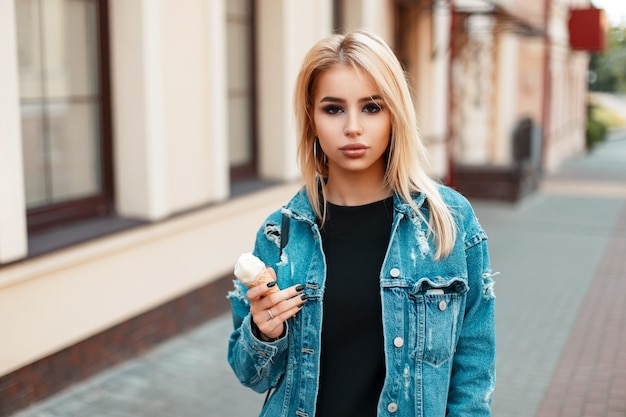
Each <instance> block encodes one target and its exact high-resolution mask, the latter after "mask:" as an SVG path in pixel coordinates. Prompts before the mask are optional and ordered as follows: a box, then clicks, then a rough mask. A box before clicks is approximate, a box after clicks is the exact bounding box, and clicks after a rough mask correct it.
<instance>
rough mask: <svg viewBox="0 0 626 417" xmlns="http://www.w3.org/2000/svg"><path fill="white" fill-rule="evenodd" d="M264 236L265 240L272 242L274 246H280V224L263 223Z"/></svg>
mask: <svg viewBox="0 0 626 417" xmlns="http://www.w3.org/2000/svg"><path fill="white" fill-rule="evenodd" d="M263 233H265V237H266V238H267V240H269V241H271V242H274V244H275V245H276V247H278V248H280V226H279V225H277V224H272V223H267V224H266V225H265V230H264V231H263Z"/></svg>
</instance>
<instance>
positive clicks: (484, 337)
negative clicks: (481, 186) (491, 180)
mask: <svg viewBox="0 0 626 417" xmlns="http://www.w3.org/2000/svg"><path fill="white" fill-rule="evenodd" d="M465 252H466V256H467V269H468V280H469V287H470V289H469V292H468V295H467V299H466V306H465V315H464V319H463V326H462V329H461V332H460V336H459V340H458V343H457V348H456V352H455V355H454V359H453V364H452V375H451V381H450V391H449V395H448V409H447V413H446V415H447V416H448V417H487V416H491V396H492V393H493V390H494V387H495V360H496V341H495V318H494V301H495V296H494V292H493V284H494V282H493V274H492V273H491V267H490V261H489V252H488V248H487V240H486V236H485V234H484V232H483V231H482V229H480V233H479V234H478V235H474V237H473V238H472V239H471V240H469V241H467V246H466V250H465Z"/></svg>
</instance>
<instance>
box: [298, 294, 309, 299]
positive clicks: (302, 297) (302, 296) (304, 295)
mask: <svg viewBox="0 0 626 417" xmlns="http://www.w3.org/2000/svg"><path fill="white" fill-rule="evenodd" d="M307 298H309V296H308V295H306V294H302V295H301V296H300V299H301V300H306V299H307Z"/></svg>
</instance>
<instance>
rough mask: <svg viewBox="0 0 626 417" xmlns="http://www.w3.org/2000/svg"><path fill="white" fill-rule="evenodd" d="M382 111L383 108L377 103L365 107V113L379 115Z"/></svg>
mask: <svg viewBox="0 0 626 417" xmlns="http://www.w3.org/2000/svg"><path fill="white" fill-rule="evenodd" d="M382 109H383V107H382V106H381V105H379V104H376V103H368V104H366V105H365V107H363V111H364V112H365V113H378V112H379V111H381V110H382Z"/></svg>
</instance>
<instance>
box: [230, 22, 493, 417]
mask: <svg viewBox="0 0 626 417" xmlns="http://www.w3.org/2000/svg"><path fill="white" fill-rule="evenodd" d="M295 111H296V118H297V127H298V136H299V149H298V158H299V162H300V165H301V168H302V173H303V178H304V181H305V187H304V188H303V189H302V190H301V191H300V192H299V193H298V194H296V195H295V196H294V197H293V199H292V200H291V201H290V202H289V203H287V205H285V206H284V207H282V208H281V209H280V210H277V211H276V212H275V213H273V214H271V215H270V216H269V217H268V219H267V220H266V222H265V223H264V224H263V226H262V227H261V228H260V230H259V232H258V234H257V237H256V243H255V248H254V254H255V255H257V256H258V257H259V258H260V259H261V260H262V261H263V262H264V263H265V264H266V265H268V266H270V267H271V268H270V270H271V271H275V273H276V278H277V286H278V287H279V288H280V289H281V290H280V291H279V292H276V293H273V294H271V295H267V296H264V295H265V294H266V292H267V291H268V287H267V286H265V285H262V286H260V287H255V288H251V289H247V288H246V287H245V286H243V284H242V283H241V282H240V281H238V280H236V281H235V291H233V292H231V293H230V294H229V298H230V300H231V303H232V311H233V319H234V331H233V333H232V335H231V337H230V341H229V357H228V360H229V363H230V365H231V366H232V368H233V370H234V371H235V374H236V375H237V377H238V378H239V380H240V381H241V383H242V384H244V385H246V386H249V387H251V388H252V389H254V390H255V391H258V392H265V391H268V390H272V391H271V395H270V396H269V397H268V399H267V401H266V403H265V405H264V407H263V410H262V412H261V416H272V417H278V416H285V417H286V416H290V417H291V416H301V417H306V416H309V417H314V416H317V417H336V416H359V417H364V416H411V417H414V416H426V417H435V416H442V417H443V416H457V417H461V416H464V417H480V416H489V415H490V414H491V413H490V403H491V394H492V392H493V389H494V384H495V335H494V294H493V280H492V274H491V270H490V265H489V255H488V250H487V243H486V239H487V237H486V235H485V232H484V231H483V229H482V228H481V226H480V224H479V223H478V220H477V219H476V216H475V215H474V212H473V210H472V208H471V206H470V204H469V203H468V201H467V200H466V199H465V198H463V197H462V196H461V195H459V194H458V193H457V192H455V191H453V190H451V189H449V188H447V187H444V186H442V185H440V184H438V183H436V182H434V181H433V180H431V179H430V178H429V176H428V175H427V173H426V170H425V167H426V164H427V158H426V150H425V148H424V145H423V144H422V142H421V140H420V137H419V134H418V131H417V122H416V118H415V112H414V107H413V103H412V100H411V96H410V91H409V87H408V84H407V82H406V79H405V75H404V73H403V71H402V68H401V66H400V63H399V62H398V60H397V58H396V57H395V55H394V54H393V52H392V51H391V49H390V48H389V47H388V45H386V44H385V43H384V42H383V41H382V40H381V39H380V38H378V37H377V36H375V35H373V34H371V33H367V32H363V31H357V32H353V33H349V34H346V35H332V36H330V37H328V38H326V39H323V40H321V41H320V42H319V43H317V44H316V45H315V46H314V47H313V48H312V49H311V50H310V51H309V53H308V54H307V56H306V58H305V60H304V64H303V66H302V69H301V71H300V74H299V76H298V79H297V83H296V89H295ZM283 217H284V218H285V219H286V220H287V221H288V224H289V231H288V236H279V235H280V233H281V230H284V229H281V223H282V220H283ZM287 237H288V241H287V244H286V246H285V247H284V249H282V250H281V249H280V244H279V243H280V239H287ZM272 285H274V283H270V284H269V286H270V287H271V286H272Z"/></svg>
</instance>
